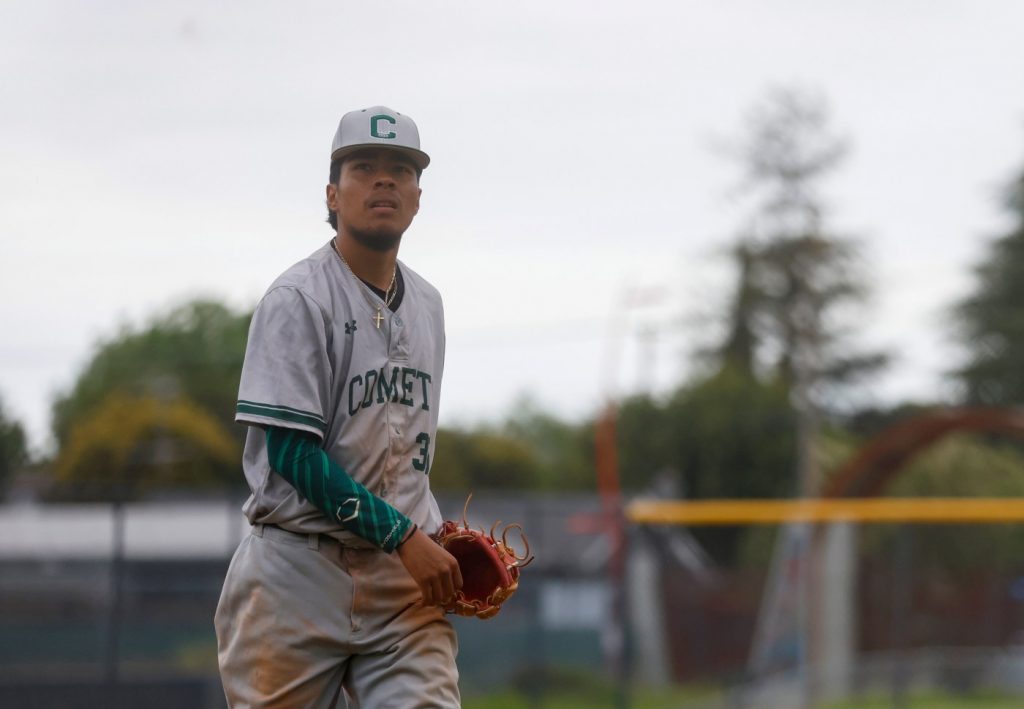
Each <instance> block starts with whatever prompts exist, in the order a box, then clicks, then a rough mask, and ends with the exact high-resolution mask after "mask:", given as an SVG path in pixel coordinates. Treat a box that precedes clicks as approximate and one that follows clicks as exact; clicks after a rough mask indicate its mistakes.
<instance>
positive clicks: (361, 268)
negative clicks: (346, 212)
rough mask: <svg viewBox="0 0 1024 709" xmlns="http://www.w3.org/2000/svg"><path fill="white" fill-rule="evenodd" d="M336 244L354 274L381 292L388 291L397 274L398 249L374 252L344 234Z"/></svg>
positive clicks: (337, 239)
mask: <svg viewBox="0 0 1024 709" xmlns="http://www.w3.org/2000/svg"><path fill="white" fill-rule="evenodd" d="M334 243H335V248H336V249H338V251H339V252H340V253H341V256H342V258H344V259H345V262H346V263H347V264H348V267H349V268H351V269H352V273H354V274H356V276H358V277H359V278H361V279H363V280H364V281H366V282H367V283H372V284H373V285H375V286H377V287H378V288H380V289H381V290H385V291H386V290H387V289H388V288H389V287H390V285H391V279H392V277H393V276H394V274H395V262H396V261H397V260H398V249H397V248H394V249H390V250H388V251H374V250H373V249H371V248H368V247H366V246H363V245H362V244H360V243H359V242H358V241H356V240H355V239H353V238H351V237H349V236H345V235H343V234H338V236H337V237H336V238H335V240H334Z"/></svg>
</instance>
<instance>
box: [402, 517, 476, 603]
mask: <svg viewBox="0 0 1024 709" xmlns="http://www.w3.org/2000/svg"><path fill="white" fill-rule="evenodd" d="M396 553H397V554H398V558H400V559H401V560H402V564H403V565H404V566H405V570H406V571H408V572H409V575H410V576H412V579H413V581H415V582H416V585H417V586H419V587H420V593H421V594H422V595H423V605H425V606H439V605H442V604H444V603H445V602H447V601H448V599H450V598H451V597H452V596H454V595H455V591H456V590H457V589H460V588H462V573H461V572H460V571H459V563H458V562H457V561H456V560H455V557H454V556H452V555H451V554H449V553H448V552H447V551H445V550H444V549H442V548H441V546H440V545H439V544H437V543H436V542H434V540H433V539H431V538H430V537H428V536H427V535H426V534H424V533H423V531H422V530H420V529H417V530H416V531H415V532H413V533H412V536H411V537H409V538H408V539H407V540H405V542H404V543H403V544H402V546H400V547H398V551H397V552H396Z"/></svg>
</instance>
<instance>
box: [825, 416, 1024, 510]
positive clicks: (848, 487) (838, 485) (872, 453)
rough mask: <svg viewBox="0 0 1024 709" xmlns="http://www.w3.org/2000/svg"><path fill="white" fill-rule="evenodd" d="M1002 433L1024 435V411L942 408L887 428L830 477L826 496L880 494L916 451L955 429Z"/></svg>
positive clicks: (872, 495) (956, 431)
mask: <svg viewBox="0 0 1024 709" xmlns="http://www.w3.org/2000/svg"><path fill="white" fill-rule="evenodd" d="M965 431H966V432H977V433H1000V434H1006V435H1011V436H1020V437H1022V438H1024V412H1021V411H1017V410H1014V409H996V408H960V409H939V410H936V411H932V412H929V413H926V414H922V415H920V416H915V417H914V418H912V419H908V420H906V421H903V422H901V423H898V424H896V425H895V426H892V427H891V428H888V429H886V430H885V431H883V432H882V433H880V434H879V435H878V436H876V437H875V438H873V439H872V440H870V441H869V442H868V443H867V445H865V446H863V447H862V448H861V449H860V450H859V451H858V452H857V453H856V454H855V455H854V456H853V457H852V458H851V459H850V460H849V461H847V462H846V463H845V464H844V465H843V466H842V467H841V468H840V469H839V470H838V471H836V473H835V474H834V475H833V476H832V477H831V478H830V479H829V481H828V483H827V484H826V485H825V487H824V489H823V490H822V492H821V496H822V497H876V496H878V495H880V494H881V493H882V491H883V490H884V489H885V487H886V485H888V484H889V482H890V481H891V480H893V479H894V478H895V477H896V476H897V475H898V474H899V472H900V470H901V469H902V468H903V466H904V465H906V464H907V463H908V462H909V461H910V460H911V459H912V458H913V457H914V456H915V455H917V454H918V453H920V452H921V451H922V450H924V449H925V448H927V447H928V446H930V445H932V444H934V443H935V442H937V441H939V440H941V439H942V438H944V437H946V436H948V435H949V434H951V433H959V432H965Z"/></svg>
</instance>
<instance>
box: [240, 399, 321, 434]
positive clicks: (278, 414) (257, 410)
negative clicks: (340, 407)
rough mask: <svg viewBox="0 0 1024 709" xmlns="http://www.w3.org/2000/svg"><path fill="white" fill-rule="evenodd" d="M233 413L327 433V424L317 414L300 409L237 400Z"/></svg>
mask: <svg viewBox="0 0 1024 709" xmlns="http://www.w3.org/2000/svg"><path fill="white" fill-rule="evenodd" d="M235 413H238V414H250V415H253V416H265V417H267V418H273V419H277V420H278V421H285V422H287V423H301V424H303V425H305V426H312V427H313V428H315V429H316V430H318V431H320V433H326V432H327V423H326V422H325V421H324V419H323V417H322V416H320V415H319V414H314V413H312V412H309V411H302V410H300V409H292V408H290V407H287V406H277V405H272V404H261V403H259V402H256V401H242V400H239V401H238V405H237V406H236V407H235Z"/></svg>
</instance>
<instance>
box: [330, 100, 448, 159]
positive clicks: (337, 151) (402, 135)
mask: <svg viewBox="0 0 1024 709" xmlns="http://www.w3.org/2000/svg"><path fill="white" fill-rule="evenodd" d="M362 148H392V149H394V150H399V151H401V152H403V153H405V154H406V155H408V156H409V158H410V159H411V160H412V161H413V162H414V163H416V167H418V168H419V169H421V170H422V169H423V168H425V167H426V166H427V165H429V164H430V156H429V155H427V154H426V153H425V152H423V151H422V150H420V132H419V130H417V128H416V124H415V123H413V121H412V119H411V118H409V117H408V116H403V115H402V114H401V113H399V112H398V111H392V110H391V109H390V108H388V107H387V106H371V107H370V108H362V109H359V110H357V111H349V112H348V113H346V114H345V115H344V116H342V117H341V122H340V123H339V124H338V132H337V133H335V134H334V142H333V143H331V160H335V159H336V158H343V157H345V156H346V155H348V154H349V153H352V152H355V151H356V150H360V149H362Z"/></svg>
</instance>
